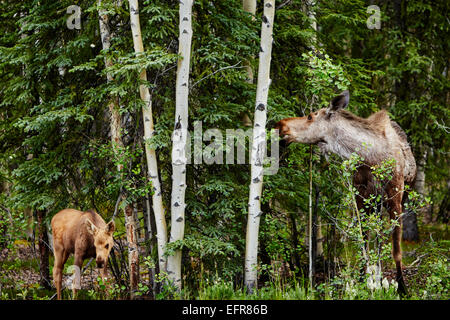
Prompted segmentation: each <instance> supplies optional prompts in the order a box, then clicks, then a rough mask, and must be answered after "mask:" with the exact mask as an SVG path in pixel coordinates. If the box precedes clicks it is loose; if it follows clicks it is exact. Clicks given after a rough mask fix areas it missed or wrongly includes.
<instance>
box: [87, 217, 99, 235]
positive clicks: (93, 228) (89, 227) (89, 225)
mask: <svg viewBox="0 0 450 320" xmlns="http://www.w3.org/2000/svg"><path fill="white" fill-rule="evenodd" d="M86 228H87V231H88V232H89V233H90V234H92V235H95V234H96V233H97V231H98V228H97V227H96V226H95V225H94V224H93V223H92V221H91V220H89V219H87V220H86Z"/></svg>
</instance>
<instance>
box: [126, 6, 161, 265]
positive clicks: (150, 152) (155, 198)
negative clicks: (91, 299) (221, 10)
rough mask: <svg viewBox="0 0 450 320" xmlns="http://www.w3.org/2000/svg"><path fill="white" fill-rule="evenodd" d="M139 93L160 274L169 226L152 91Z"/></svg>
mask: <svg viewBox="0 0 450 320" xmlns="http://www.w3.org/2000/svg"><path fill="white" fill-rule="evenodd" d="M128 2H129V4H130V22H131V32H132V34H133V44H134V51H135V52H136V53H142V52H144V45H143V43H142V35H141V25H140V21H139V4H138V0H129V1H128ZM139 78H140V80H143V81H147V73H146V71H145V70H142V72H141V74H140V76H139ZM139 93H140V96H141V99H142V101H143V102H144V103H145V106H144V107H143V108H142V115H143V119H144V140H145V155H146V158H147V168H148V176H149V179H150V181H151V183H152V187H153V194H152V207H153V212H154V214H155V223H156V238H157V243H158V262H159V270H160V272H166V271H167V258H166V257H165V255H164V253H165V246H166V244H167V225H166V217H165V212H164V205H163V201H162V194H161V183H160V180H159V175H158V163H157V158H156V152H155V149H152V148H150V146H149V145H148V141H149V140H150V139H151V138H152V137H153V135H154V129H153V115H152V97H151V95H150V91H149V90H148V88H147V87H146V86H145V85H140V86H139Z"/></svg>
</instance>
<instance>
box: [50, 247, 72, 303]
mask: <svg viewBox="0 0 450 320" xmlns="http://www.w3.org/2000/svg"><path fill="white" fill-rule="evenodd" d="M53 253H54V256H55V262H54V265H53V282H54V283H55V288H56V295H57V299H58V300H61V282H62V270H63V268H64V264H65V263H66V261H67V258H68V256H69V255H68V253H67V252H66V250H64V248H63V247H62V246H61V245H60V244H59V243H57V242H56V241H54V242H53Z"/></svg>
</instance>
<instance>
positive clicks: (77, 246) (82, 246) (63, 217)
mask: <svg viewBox="0 0 450 320" xmlns="http://www.w3.org/2000/svg"><path fill="white" fill-rule="evenodd" d="M51 225H52V232H53V252H54V255H55V264H54V266H53V281H54V283H55V287H56V292H57V298H58V300H60V299H61V281H62V270H63V268H64V264H65V263H66V261H67V258H69V255H70V254H71V253H73V254H74V257H75V259H74V265H75V266H77V267H78V268H79V269H78V270H81V267H82V265H83V261H84V259H86V258H96V263H97V268H100V274H101V277H102V278H104V277H105V276H106V272H107V270H106V266H107V263H108V257H109V253H110V251H111V248H112V246H113V244H114V243H113V233H114V230H115V224H114V221H110V222H109V223H108V224H106V223H105V221H104V220H103V219H102V217H100V215H99V214H97V213H96V212H95V211H92V210H88V211H86V212H82V211H78V210H75V209H64V210H62V211H60V212H58V213H57V214H56V215H55V216H54V217H53V218H52V222H51ZM72 288H73V294H74V298H75V296H76V290H77V289H79V288H80V275H79V273H78V274H77V275H76V277H75V278H74V285H73V287H72Z"/></svg>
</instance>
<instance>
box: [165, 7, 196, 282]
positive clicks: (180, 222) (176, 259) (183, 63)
mask: <svg viewBox="0 0 450 320" xmlns="http://www.w3.org/2000/svg"><path fill="white" fill-rule="evenodd" d="M193 2H194V1H193V0H182V1H180V13H179V15H180V17H179V19H180V22H179V44H178V54H179V55H180V56H181V58H180V59H179V60H178V69H177V81H176V97H175V128H174V131H173V135H172V141H173V146H172V172H173V173H172V199H171V229H170V242H175V241H178V240H182V239H183V237H184V211H185V207H186V204H185V191H186V163H187V158H186V143H187V134H188V131H187V126H188V96H189V64H190V55H191V41H192V4H193ZM167 273H168V275H169V279H170V280H171V281H173V284H174V285H175V286H176V287H177V289H178V290H181V250H177V251H176V252H175V254H174V255H172V256H169V258H168V261H167Z"/></svg>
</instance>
